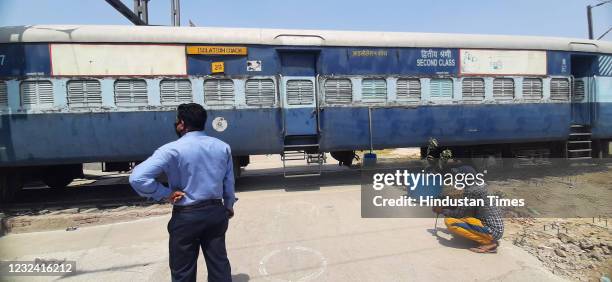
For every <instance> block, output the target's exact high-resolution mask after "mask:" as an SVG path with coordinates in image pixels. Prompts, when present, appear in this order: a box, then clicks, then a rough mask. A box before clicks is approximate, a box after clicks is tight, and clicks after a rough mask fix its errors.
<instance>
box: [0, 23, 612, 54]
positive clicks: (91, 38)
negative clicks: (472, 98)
mask: <svg viewBox="0 0 612 282" xmlns="http://www.w3.org/2000/svg"><path fill="white" fill-rule="evenodd" d="M18 42H68V43H92V42H95V43H176V44H260V45H293V46H360V47H442V48H491V49H533V50H564V51H587V52H603V53H612V42H609V41H595V40H586V39H573V38H558V37H536V36H509V35H474V34H443V33H412V32H376V31H332V30H291V29H256V28H219V27H169V26H119V25H31V26H10V27H0V43H18Z"/></svg>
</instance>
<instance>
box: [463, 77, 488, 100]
mask: <svg viewBox="0 0 612 282" xmlns="http://www.w3.org/2000/svg"><path fill="white" fill-rule="evenodd" d="M461 93H462V96H463V100H465V101H482V100H484V97H485V85H484V79H482V78H464V79H463V81H462V83H461Z"/></svg>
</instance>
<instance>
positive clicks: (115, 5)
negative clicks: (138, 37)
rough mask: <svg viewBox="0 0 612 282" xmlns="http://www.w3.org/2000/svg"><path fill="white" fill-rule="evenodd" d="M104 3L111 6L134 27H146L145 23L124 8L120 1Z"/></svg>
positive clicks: (107, 0)
mask: <svg viewBox="0 0 612 282" xmlns="http://www.w3.org/2000/svg"><path fill="white" fill-rule="evenodd" d="M106 2H107V3H108V4H109V5H111V6H112V7H113V8H115V10H117V11H118V12H119V13H121V14H122V15H123V16H124V17H126V18H127V19H128V20H129V21H131V22H132V23H133V24H135V25H147V23H146V22H145V21H143V20H141V19H140V17H138V15H136V14H135V13H134V12H132V10H130V8H128V7H127V6H125V4H123V3H122V2H121V0H106Z"/></svg>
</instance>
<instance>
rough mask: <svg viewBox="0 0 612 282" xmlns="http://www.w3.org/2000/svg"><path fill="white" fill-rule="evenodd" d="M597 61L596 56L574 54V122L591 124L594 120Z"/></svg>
mask: <svg viewBox="0 0 612 282" xmlns="http://www.w3.org/2000/svg"><path fill="white" fill-rule="evenodd" d="M595 63H596V57H595V56H591V55H573V56H572V62H571V67H572V76H573V82H572V84H573V91H572V99H571V104H572V123H573V124H577V125H584V126H590V125H591V124H592V123H593V122H594V120H593V119H594V118H595V113H594V108H593V105H594V104H595V103H594V102H595V99H596V95H595V66H596V65H595Z"/></svg>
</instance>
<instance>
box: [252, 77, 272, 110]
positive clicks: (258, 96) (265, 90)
mask: <svg viewBox="0 0 612 282" xmlns="http://www.w3.org/2000/svg"><path fill="white" fill-rule="evenodd" d="M245 95H246V103H247V105H249V106H274V104H276V85H275V84H274V80H272V79H269V78H267V79H248V80H247V81H246V90H245Z"/></svg>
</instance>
